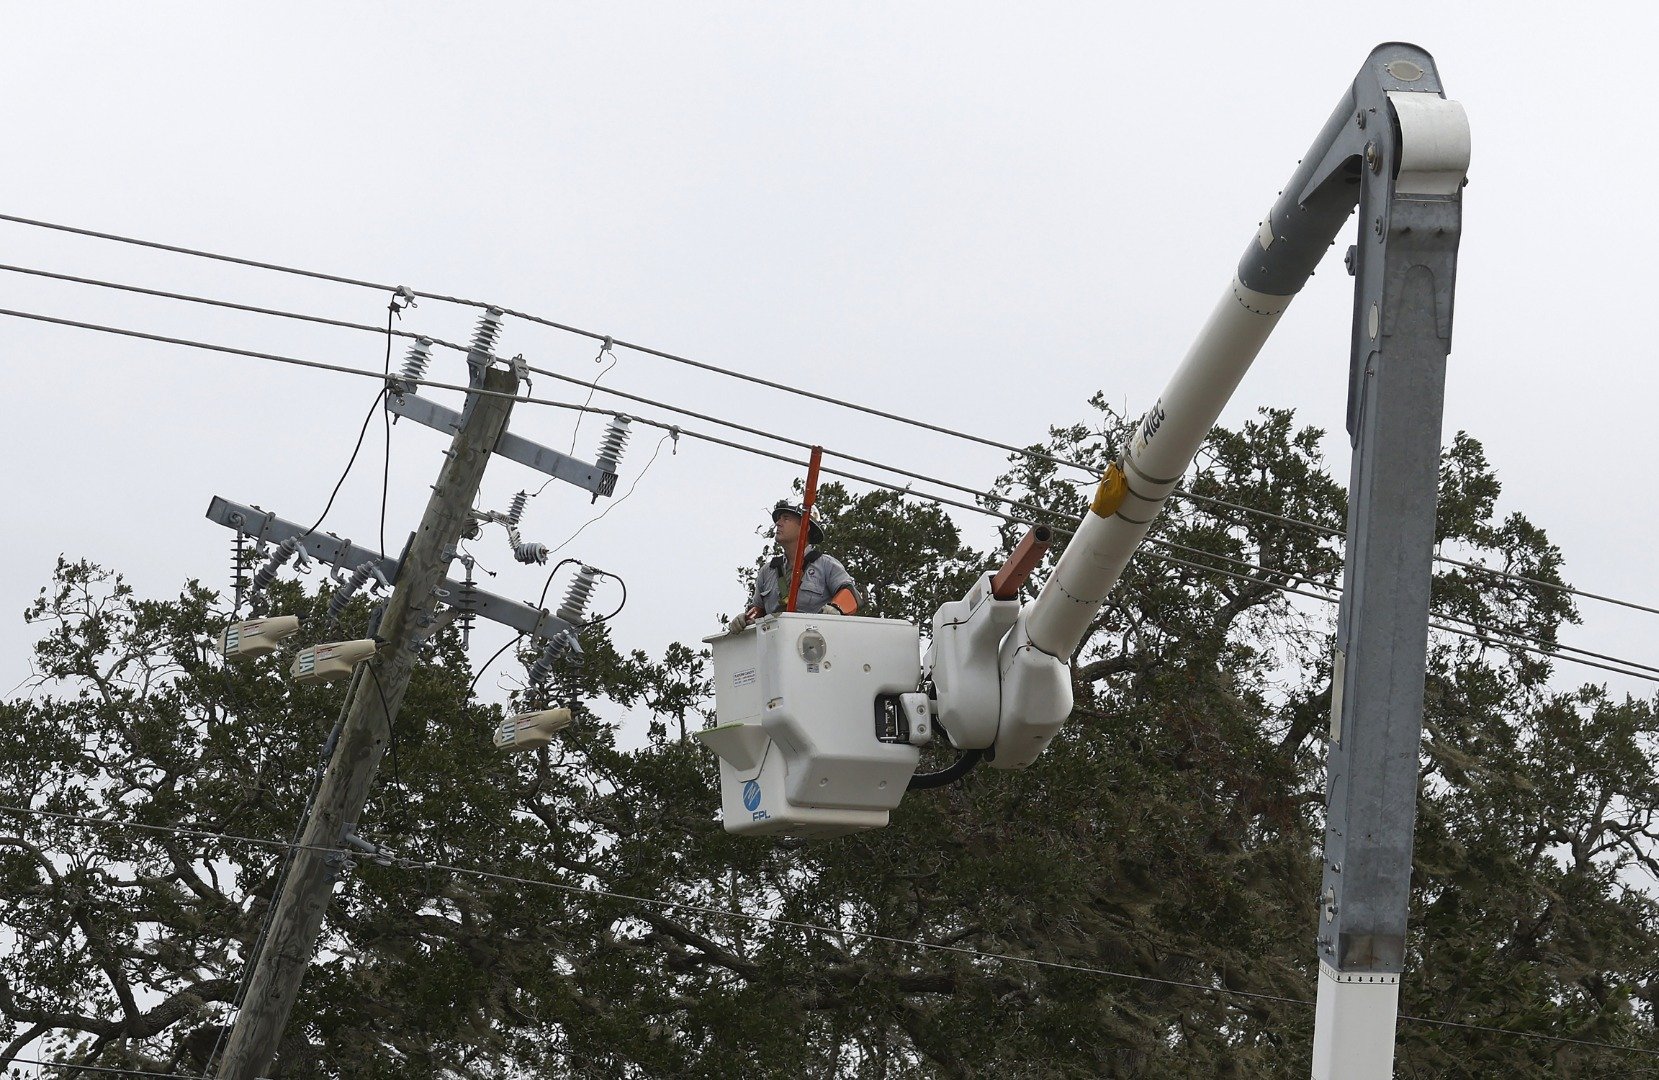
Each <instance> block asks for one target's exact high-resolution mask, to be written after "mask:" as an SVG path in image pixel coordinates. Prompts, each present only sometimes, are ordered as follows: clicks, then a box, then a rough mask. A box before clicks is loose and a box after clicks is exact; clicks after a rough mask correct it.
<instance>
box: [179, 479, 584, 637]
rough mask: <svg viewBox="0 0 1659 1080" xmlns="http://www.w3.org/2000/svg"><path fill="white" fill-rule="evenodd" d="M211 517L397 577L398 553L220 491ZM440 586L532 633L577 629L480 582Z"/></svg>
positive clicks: (448, 599) (326, 558) (450, 600)
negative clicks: (312, 527) (301, 541)
mask: <svg viewBox="0 0 1659 1080" xmlns="http://www.w3.org/2000/svg"><path fill="white" fill-rule="evenodd" d="M207 518H208V520H209V521H212V522H216V523H217V524H220V525H223V526H225V527H226V528H228V529H235V530H236V531H237V532H238V533H240V534H241V535H243V536H248V537H252V538H253V539H254V540H257V541H265V542H268V543H276V544H280V543H281V542H282V541H284V540H286V539H288V538H289V537H301V536H304V537H305V547H306V550H307V551H309V552H310V553H311V554H312V556H313V557H314V558H316V559H317V560H318V561H320V562H323V563H328V564H330V565H334V566H339V567H340V568H341V569H342V570H352V569H355V568H356V567H357V566H359V565H361V564H362V563H365V562H368V563H373V564H374V565H375V566H377V567H379V568H380V572H381V573H383V574H384V575H386V579H387V580H388V581H390V582H392V583H393V584H396V582H397V576H398V569H399V564H398V561H397V560H396V559H389V558H387V557H386V556H385V555H382V554H381V553H380V552H378V551H375V550H373V549H372V548H366V547H362V546H360V545H358V544H354V543H352V542H351V541H350V540H342V539H341V538H340V537H338V536H335V535H334V534H333V533H325V532H314V533H312V534H311V535H309V536H306V535H305V526H303V525H300V524H298V523H297V522H293V521H288V520H286V519H285V518H280V517H277V516H276V515H275V514H273V513H271V512H270V511H268V510H261V509H260V508H259V507H257V506H246V505H244V504H242V503H238V502H232V501H231V500H229V499H226V498H224V497H223V496H218V495H215V496H214V497H213V502H212V503H210V504H209V505H208V508H207ZM439 588H440V589H441V590H442V592H441V593H439V594H438V596H437V599H438V600H439V601H440V602H442V603H444V604H445V605H446V606H447V607H448V608H449V609H450V610H452V611H457V612H460V611H461V610H462V609H463V605H462V604H461V603H460V602H458V601H459V599H460V598H461V597H469V599H468V600H467V602H466V603H465V605H464V610H465V611H466V612H470V613H471V614H473V615H478V616H481V617H483V618H486V619H489V620H491V621H492V622H498V623H501V624H503V625H504V626H510V627H512V628H513V629H514V630H517V631H518V632H519V633H521V634H523V635H525V636H526V637H529V638H543V639H547V640H551V639H553V638H555V637H558V636H559V635H560V634H562V633H564V632H565V631H567V630H570V629H573V627H572V626H571V624H570V623H568V622H566V621H565V620H563V619H561V618H559V617H558V616H557V615H555V614H553V613H552V612H550V611H548V610H547V609H545V608H538V607H534V606H532V605H530V604H527V603H524V602H522V601H519V600H509V599H507V598H506V597H504V596H498V595H496V594H495V593H490V592H485V591H484V590H482V589H479V588H477V587H476V586H474V587H472V588H470V589H469V588H468V587H466V585H465V583H463V582H460V581H456V580H455V579H454V578H445V579H444V581H443V584H442V585H441V586H439ZM434 618H435V619H441V618H442V616H441V615H435V616H434ZM442 625H443V624H442V623H437V624H436V625H435V626H434V627H433V632H435V630H436V629H439V628H441V627H442ZM421 636H422V637H425V636H429V635H428V634H422V635H421Z"/></svg>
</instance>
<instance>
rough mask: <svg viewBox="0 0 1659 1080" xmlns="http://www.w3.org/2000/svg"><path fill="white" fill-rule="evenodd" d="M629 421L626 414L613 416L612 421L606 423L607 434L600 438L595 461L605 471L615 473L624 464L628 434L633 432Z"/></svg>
mask: <svg viewBox="0 0 1659 1080" xmlns="http://www.w3.org/2000/svg"><path fill="white" fill-rule="evenodd" d="M628 423H629V421H628V418H627V417H626V416H613V417H611V422H610V423H608V424H606V425H605V435H604V437H603V438H602V439H600V440H599V456H598V458H597V459H596V460H595V461H594V464H595V465H597V466H599V468H600V469H602V470H604V471H605V472H608V473H614V472H616V468H617V466H618V465H620V464H622V451H623V450H624V449H626V448H627V446H628V436H629V435H631V434H632V432H630V431H629V430H628Z"/></svg>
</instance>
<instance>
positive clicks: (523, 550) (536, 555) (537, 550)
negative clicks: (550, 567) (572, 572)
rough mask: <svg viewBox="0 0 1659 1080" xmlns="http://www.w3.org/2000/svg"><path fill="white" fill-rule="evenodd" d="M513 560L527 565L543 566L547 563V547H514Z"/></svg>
mask: <svg viewBox="0 0 1659 1080" xmlns="http://www.w3.org/2000/svg"><path fill="white" fill-rule="evenodd" d="M513 558H515V559H517V560H518V561H519V562H521V563H524V564H526V565H532V566H533V565H541V564H545V563H546V562H547V545H546V544H531V543H521V544H514V545H513Z"/></svg>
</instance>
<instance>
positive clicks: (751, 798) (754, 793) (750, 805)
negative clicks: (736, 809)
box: [743, 780, 760, 813]
mask: <svg viewBox="0 0 1659 1080" xmlns="http://www.w3.org/2000/svg"><path fill="white" fill-rule="evenodd" d="M743 809H745V810H747V811H749V812H750V813H753V812H754V811H756V810H759V809H760V783H759V782H758V781H755V780H750V781H747V782H746V783H744V785H743Z"/></svg>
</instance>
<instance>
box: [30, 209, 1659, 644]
mask: <svg viewBox="0 0 1659 1080" xmlns="http://www.w3.org/2000/svg"><path fill="white" fill-rule="evenodd" d="M0 220H9V221H16V222H20V223H23V224H30V225H39V226H41V227H44V228H62V229H64V230H65V231H70V232H83V233H85V234H86V235H91V236H98V237H101V238H105V239H114V240H119V241H122V242H130V243H137V244H148V242H147V241H140V240H130V239H128V238H124V237H117V236H114V235H113V234H106V233H95V232H90V231H87V230H79V229H74V228H71V227H69V226H56V225H51V224H48V223H46V222H36V221H30V220H28V219H24V218H15V217H9V216H7V215H4V214H0ZM153 246H159V247H162V248H163V249H165V250H170V251H180V252H182V253H185V254H192V255H199V256H202V257H205V258H222V259H226V260H228V261H232V262H247V264H248V265H253V266H260V267H264V268H267V269H276V270H281V271H283V272H287V273H296V274H305V275H308V276H319V277H323V278H325V279H326V280H335V281H344V282H345V283H347V284H353V285H362V286H364V287H375V286H373V283H370V282H360V281H355V280H352V279H346V278H336V277H333V276H330V275H313V274H311V272H310V271H302V270H297V269H294V268H288V267H279V266H275V265H274V264H266V263H256V262H251V261H247V260H237V259H232V258H231V257H230V256H219V255H213V254H210V253H207V252H199V251H194V250H191V249H187V248H174V247H171V246H168V245H153ZM0 270H6V271H11V272H14V273H20V274H32V275H35V276H38V277H45V278H52V279H55V280H59V281H68V282H73V283H76V284H81V285H91V286H96V287H99V288H107V289H116V290H120V291H125V292H132V293H139V294H143V295H147V296H156V297H161V298H166V299H171V300H180V301H184V302H188V303H195V304H207V305H211V306H214V307H221V308H228V309H232V310H237V311H246V312H252V313H256V314H261V315H271V316H275V317H277V318H283V319H294V320H300V321H305V322H312V323H319V324H322V325H327V326H336V327H341V328H345V329H350V330H360V331H365V332H368V333H374V334H380V333H385V334H388V335H392V336H397V337H404V338H414V339H418V338H421V337H427V340H429V341H431V342H432V343H433V344H435V345H441V346H443V347H445V348H449V349H453V350H455V351H457V352H460V353H463V354H464V353H467V352H469V351H470V350H469V348H468V347H467V346H465V345H458V344H456V343H454V342H451V341H444V340H442V339H439V338H432V337H429V336H428V335H422V334H417V333H413V332H410V331H407V330H392V329H390V328H388V329H386V330H384V331H382V330H381V329H380V328H379V327H376V326H370V325H368V324H366V323H355V322H349V321H346V320H343V319H332V318H328V317H325V316H321V315H311V314H307V313H303V312H296V311H286V310H281V309H277V308H266V307H259V306H255V305H251V304H240V303H234V302H231V301H227V300H218V299H214V298H211V297H204V296H196V295H192V294H188V293H177V292H168V291H165V290H161V289H150V288H146V287H143V286H139V285H131V284H125V283H120V282H113V281H104V280H100V279H97V278H87V277H80V276H77V275H73V274H63V273H57V272H53V271H48V270H41V269H37V268H32V267H22V266H11V265H6V264H0ZM381 287H383V288H391V287H390V286H381ZM394 291H395V290H394ZM423 295H425V294H423ZM429 298H430V299H435V300H443V301H448V302H452V303H459V304H464V305H467V306H471V307H487V306H489V305H486V304H484V303H483V302H481V301H476V300H466V299H462V298H458V297H447V296H430V297H429ZM503 311H504V313H505V314H509V315H513V316H516V317H518V318H522V319H525V320H526V321H529V322H533V323H537V324H540V325H545V326H550V327H553V328H555V329H558V330H561V331H566V332H569V333H574V334H579V335H581V336H585V337H589V338H593V339H595V340H599V341H601V342H602V343H603V345H602V348H601V350H600V356H601V357H602V356H603V355H604V354H605V352H607V351H610V350H611V347H612V345H613V344H615V345H621V346H623V347H625V348H629V349H633V350H634V351H636V352H642V353H646V354H649V355H653V356H660V357H663V358H665V359H672V360H678V361H680V362H684V363H688V364H692V365H694V366H699V367H704V368H707V369H708V370H710V371H715V372H718V373H721V374H726V375H729V376H732V377H734V378H740V379H748V380H750V381H758V382H759V383H761V384H762V385H766V386H769V387H772V388H775V389H778V390H782V391H785V392H788V393H792V394H801V393H805V394H807V396H809V397H814V398H817V399H818V400H822V401H827V402H829V403H831V404H836V405H841V406H843V407H846V408H849V409H853V410H855V411H864V412H869V413H872V414H873V415H876V416H880V417H882V418H885V419H889V420H894V421H896V422H899V423H903V424H908V425H911V426H919V427H922V428H925V429H927V430H931V431H936V432H939V433H941V434H946V435H951V436H953V437H956V438H960V439H965V440H967V441H970V442H977V443H981V444H984V445H989V446H993V447H996V448H998V449H1002V450H1006V451H1008V452H1010V453H1013V454H1016V455H1018V456H1021V457H1026V458H1033V459H1040V460H1045V461H1050V462H1053V463H1056V464H1060V465H1065V466H1068V467H1070V468H1075V469H1078V470H1081V471H1083V472H1085V473H1088V474H1089V475H1090V477H1091V479H1092V478H1093V476H1094V475H1096V474H1098V472H1099V471H1100V470H1099V468H1098V467H1097V466H1095V465H1091V464H1087V463H1085V462H1080V461H1073V460H1070V459H1066V458H1061V457H1057V456H1055V455H1052V454H1048V453H1045V452H1042V451H1038V450H1036V449H1034V448H1032V447H1016V446H1012V445H1009V444H1005V443H1001V442H998V441H996V440H988V439H985V438H982V437H981V436H978V435H975V434H973V433H971V432H965V431H961V430H959V429H955V428H947V427H944V426H943V425H937V424H928V423H925V422H923V421H918V420H916V419H915V418H914V417H907V416H903V415H899V414H893V413H888V412H884V411H882V410H876V409H869V408H866V407H865V406H862V405H858V404H856V403H853V402H847V401H843V400H841V399H838V398H827V397H824V396H822V395H816V394H811V393H810V392H807V391H802V390H801V389H800V388H798V387H793V386H790V385H788V384H783V383H775V382H772V381H770V380H765V379H759V378H758V377H754V376H748V375H746V374H744V373H742V372H737V371H733V370H730V369H727V368H722V367H718V366H717V365H711V364H704V363H702V362H700V361H692V360H688V359H686V358H684V357H676V356H675V355H674V354H671V353H667V352H663V351H661V350H656V349H650V348H647V347H644V346H640V345H636V344H632V343H628V342H615V341H614V340H613V339H612V338H610V337H609V336H606V335H601V334H598V333H597V332H594V331H589V330H581V329H578V328H575V327H570V326H566V325H565V324H562V323H557V322H553V321H550V320H547V319H543V318H541V317H539V316H535V315H529V314H526V313H524V312H519V311H510V310H506V309H503ZM388 344H389V342H388ZM613 355H614V354H613ZM611 366H612V367H614V366H615V362H614V360H613V362H612V365H611ZM530 370H531V371H534V372H536V373H537V374H540V375H547V376H549V377H551V378H555V379H560V380H563V381H566V382H573V383H577V384H579V385H582V386H587V387H589V393H588V397H587V401H586V402H585V403H584V404H590V403H591V402H592V400H593V390H594V389H595V388H597V385H598V381H599V378H603V377H604V375H605V374H606V373H607V372H609V371H610V368H609V367H607V368H606V369H605V371H604V372H601V373H600V375H599V377H598V378H595V379H594V380H593V381H592V382H591V383H590V382H588V381H587V380H580V379H575V378H574V377H572V376H568V375H563V374H561V373H558V372H555V371H551V370H549V369H546V368H539V367H531V368H530ZM606 393H609V394H613V395H615V396H618V397H622V398H625V399H630V400H634V401H638V402H640V403H642V404H649V405H653V406H655V407H658V408H662V409H667V410H669V411H671V412H676V413H679V414H680V415H685V416H694V417H697V418H698V419H703V420H707V421H709V422H711V423H716V424H720V425H722V426H725V427H730V428H733V429H736V430H742V431H748V432H750V433H756V432H754V430H753V429H750V428H748V427H746V426H745V425H743V424H738V423H734V422H732V421H727V420H722V419H720V418H718V417H713V416H706V415H704V414H702V413H697V412H693V411H691V410H688V409H683V408H680V407H678V406H674V405H669V404H666V403H663V402H657V401H652V400H651V399H649V398H643V397H638V396H636V395H633V394H629V393H626V392H624V391H620V390H615V389H611V388H606ZM580 426H581V417H580V415H578V418H577V428H578V429H579V428H580ZM760 434H764V433H760ZM574 437H575V436H574V434H573V435H572V440H573V441H572V447H573V448H574ZM765 437H767V438H774V439H777V440H778V441H781V442H787V443H791V444H793V445H797V446H809V445H810V444H807V443H802V442H799V441H798V440H792V439H787V438H784V437H782V436H775V435H769V434H766V435H765ZM572 452H574V450H573V451H572ZM835 456H838V457H843V458H846V459H847V460H849V461H858V462H860V463H861V464H870V463H869V462H867V461H864V460H863V459H861V458H857V457H854V456H852V455H848V454H842V453H837V454H836V455H835ZM877 467H881V468H885V467H884V466H877ZM888 471H893V472H898V473H899V474H900V475H907V476H912V477H914V478H915V479H927V478H925V477H922V476H919V475H917V474H914V473H911V472H908V471H906V470H903V469H889V470H888ZM928 482H930V483H937V484H940V485H943V486H947V487H953V488H957V489H959V490H965V491H968V492H970V493H972V494H984V495H986V496H987V497H990V498H993V499H1002V500H1003V501H1005V502H1010V501H1011V500H1006V499H1003V497H1002V496H998V495H995V494H993V493H990V492H983V493H981V492H979V491H978V489H974V488H967V487H964V486H963V485H958V484H954V483H951V482H950V481H943V480H928ZM1170 494H1171V495H1172V496H1173V497H1179V498H1184V499H1187V500H1189V501H1192V502H1197V503H1200V504H1204V505H1208V506H1215V507H1220V508H1222V509H1226V510H1232V511H1236V512H1238V513H1243V514H1249V515H1252V516H1254V517H1259V518H1262V519H1265V520H1269V521H1277V522H1279V523H1281V524H1285V525H1290V526H1293V527H1296V528H1303V529H1309V530H1312V531H1315V532H1318V533H1321V534H1323V535H1326V536H1331V537H1335V538H1337V539H1342V538H1343V537H1344V535H1345V534H1344V532H1343V530H1341V529H1338V528H1335V527H1333V526H1330V525H1324V524H1321V523H1319V522H1314V521H1308V520H1306V519H1303V518H1293V517H1289V516H1286V515H1283V514H1278V513H1274V512H1273V511H1271V510H1263V509H1261V508H1260V507H1254V506H1247V505H1245V504H1243V503H1237V502H1231V501H1228V500H1226V499H1221V498H1217V497H1215V496H1212V495H1201V494H1199V493H1197V492H1195V491H1191V490H1189V489H1186V488H1181V487H1177V488H1175V489H1174V490H1173V491H1172V492H1171V493H1170ZM382 546H384V545H382ZM1434 558H1435V560H1436V561H1437V562H1442V563H1447V564H1449V565H1453V566H1460V567H1463V568H1465V569H1469V570H1474V571H1476V572H1478V573H1482V574H1485V575H1488V576H1490V577H1494V578H1497V579H1501V580H1507V581H1518V582H1521V583H1524V584H1527V585H1532V586H1535V587H1538V588H1543V589H1549V590H1552V591H1556V592H1560V593H1565V594H1569V595H1573V596H1578V597H1582V598H1584V599H1588V600H1595V601H1598V602H1600V603H1606V604H1614V605H1617V606H1619V607H1625V608H1629V609H1631V610H1635V611H1642V612H1646V613H1648V614H1654V615H1659V607H1654V606H1651V605H1648V604H1642V603H1638V602H1636V601H1633V600H1623V599H1620V598H1618V597H1612V596H1605V595H1602V594H1600V593H1595V592H1591V591H1589V590H1586V589H1580V588H1576V587H1574V586H1570V585H1564V584H1561V583H1559V582H1553V581H1543V580H1540V579H1538V578H1533V577H1528V576H1526V575H1523V574H1516V573H1513V572H1511V571H1507V570H1499V569H1496V568H1494V567H1490V566H1485V565H1482V564H1480V563H1473V562H1467V561H1464V560H1461V559H1456V558H1453V557H1451V556H1447V555H1439V554H1436V555H1435V556H1434Z"/></svg>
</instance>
